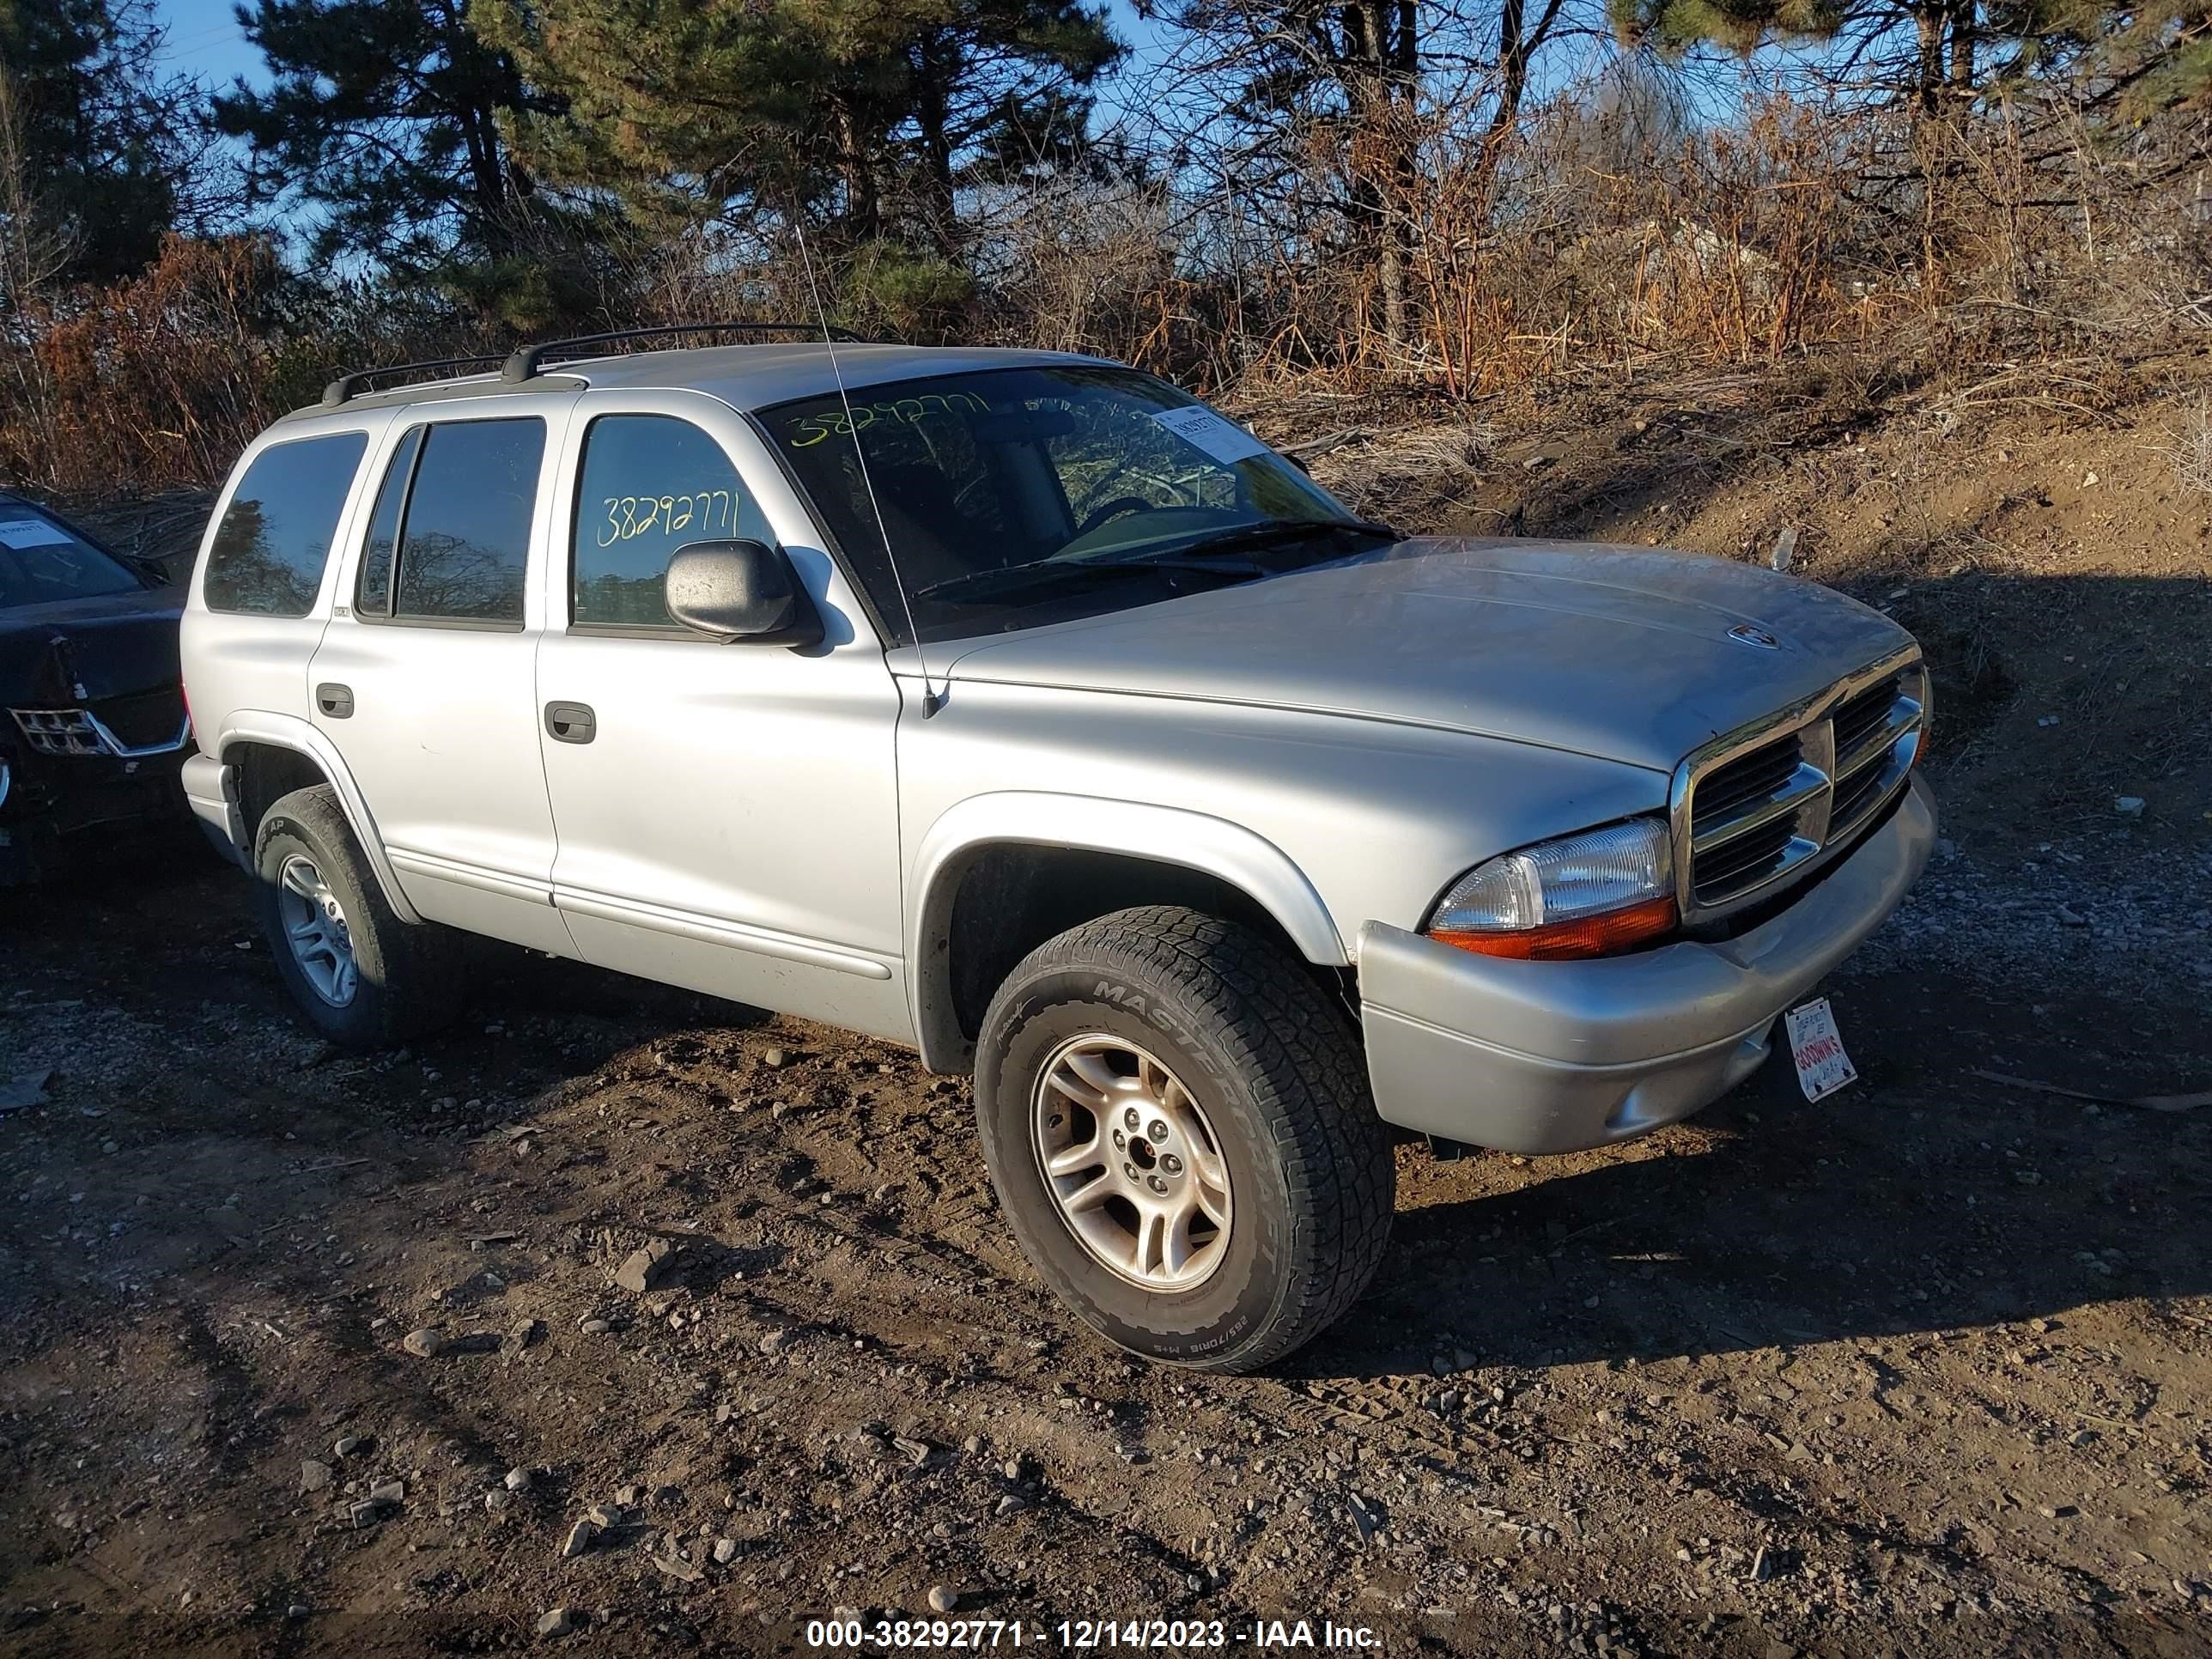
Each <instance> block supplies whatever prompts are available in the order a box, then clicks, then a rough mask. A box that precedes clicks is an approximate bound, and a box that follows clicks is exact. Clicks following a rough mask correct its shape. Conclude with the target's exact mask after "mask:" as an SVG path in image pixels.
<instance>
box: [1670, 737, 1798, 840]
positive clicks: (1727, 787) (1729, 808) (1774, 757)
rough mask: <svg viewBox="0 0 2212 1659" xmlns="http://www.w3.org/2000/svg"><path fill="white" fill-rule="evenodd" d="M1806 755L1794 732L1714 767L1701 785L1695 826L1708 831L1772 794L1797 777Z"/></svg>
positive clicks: (1701, 781) (1699, 784)
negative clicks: (1739, 810) (1745, 806)
mask: <svg viewBox="0 0 2212 1659" xmlns="http://www.w3.org/2000/svg"><path fill="white" fill-rule="evenodd" d="M1803 753H1804V745H1803V744H1802V743H1800V742H1799V741H1798V739H1797V737H1796V734H1795V733H1794V732H1793V733H1792V734H1791V735H1790V736H1789V737H1786V738H1783V739H1781V740H1780V741H1779V742H1778V743H1771V744H1765V745H1764V746H1762V747H1760V748H1758V749H1754V750H1752V751H1751V752H1750V753H1749V754H1748V755H1745V756H1743V757H1741V758H1740V759H1736V760H1732V761H1729V762H1728V763H1726V764H1724V765H1721V766H1717V767H1715V768H1714V769H1712V770H1711V772H1709V773H1708V774H1706V775H1705V777H1703V778H1702V779H1700V780H1699V783H1698V799H1697V810H1696V816H1695V817H1694V819H1693V822H1694V823H1695V824H1696V826H1697V827H1698V828H1699V829H1708V830H1709V829H1711V828H1712V827H1713V826H1714V825H1715V824H1717V823H1722V822H1723V821H1724V820H1725V819H1726V818H1727V817H1728V816H1729V813H1731V812H1733V811H1737V810H1738V809H1740V808H1741V807H1742V806H1743V805H1746V804H1747V802H1751V801H1755V800H1761V799H1765V798H1766V797H1767V796H1770V795H1771V794H1773V793H1774V792H1775V791H1776V790H1778V789H1779V788H1781V787H1782V786H1783V785H1784V784H1785V783H1787V782H1789V781H1790V779H1791V777H1793V776H1794V775H1796V771H1797V766H1798V763H1799V762H1800V761H1801V760H1802V758H1803Z"/></svg>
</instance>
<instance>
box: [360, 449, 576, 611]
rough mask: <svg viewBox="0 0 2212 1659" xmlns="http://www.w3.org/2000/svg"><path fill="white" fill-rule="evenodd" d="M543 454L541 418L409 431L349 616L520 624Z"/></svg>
mask: <svg viewBox="0 0 2212 1659" xmlns="http://www.w3.org/2000/svg"><path fill="white" fill-rule="evenodd" d="M544 457H545V422H543V421H541V420H538V419H537V418H535V417H534V416H532V417H526V418H523V419H520V420H505V421H453V422H446V423H444V424H442V425H436V426H426V427H417V428H415V429H414V430H413V431H411V432H410V433H409V434H408V435H406V436H405V437H404V438H403V439H402V440H401V441H400V444H399V447H398V449H397V450H396V451H394V452H393V454H392V465H391V466H390V468H389V469H388V470H387V471H386V473H385V477H384V485H383V488H382V489H380V491H379V492H378V494H377V498H376V510H375V512H374V513H373V514H372V515H371V517H370V520H369V530H368V545H367V546H366V547H364V548H363V549H362V562H361V572H360V575H359V577H358V578H357V579H356V583H355V588H354V600H355V611H356V615H359V616H363V617H369V618H371V619H372V620H374V618H377V617H386V618H388V619H390V620H392V621H393V622H410V621H412V622H459V623H486V624H490V625H493V626H497V627H518V628H519V627H520V626H521V624H522V590H523V578H524V575H525V573H526V571H527V570H528V569H529V566H530V523H531V519H532V515H533V514H534V513H535V511H536V508H537V501H538V468H539V467H540V465H543V463H544Z"/></svg>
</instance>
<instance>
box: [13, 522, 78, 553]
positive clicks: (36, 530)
mask: <svg viewBox="0 0 2212 1659" xmlns="http://www.w3.org/2000/svg"><path fill="white" fill-rule="evenodd" d="M69 541H70V538H69V532H67V531H65V530H60V529H58V528H56V527H55V526H52V525H50V524H48V523H47V522H46V520H44V519H0V543H4V544H6V545H8V546H9V547H67V546H68V545H69Z"/></svg>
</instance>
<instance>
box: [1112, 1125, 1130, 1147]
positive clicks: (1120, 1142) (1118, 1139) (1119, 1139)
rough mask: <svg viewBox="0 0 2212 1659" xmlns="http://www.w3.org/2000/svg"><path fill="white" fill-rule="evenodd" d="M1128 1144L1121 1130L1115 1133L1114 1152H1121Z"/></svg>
mask: <svg viewBox="0 0 2212 1659" xmlns="http://www.w3.org/2000/svg"><path fill="white" fill-rule="evenodd" d="M1128 1144H1129V1143H1128V1141H1127V1139H1126V1138H1125V1137H1124V1136H1123V1135H1122V1133H1121V1131H1120V1130H1119V1129H1116V1130H1115V1131H1114V1150H1115V1152H1120V1151H1121V1148H1122V1147H1124V1146H1127V1145H1128Z"/></svg>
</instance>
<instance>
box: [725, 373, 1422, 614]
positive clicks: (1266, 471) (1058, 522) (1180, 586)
mask: <svg viewBox="0 0 2212 1659" xmlns="http://www.w3.org/2000/svg"><path fill="white" fill-rule="evenodd" d="M851 395H852V402H851V406H850V410H849V413H848V408H847V405H846V403H845V401H844V399H842V398H839V397H838V396H837V395H836V394H835V393H832V394H830V395H829V396H828V397H823V398H808V399H806V400H805V401H803V402H799V403H793V404H782V405H780V406H779V407H776V408H774V409H769V410H763V412H762V414H761V416H760V419H761V422H762V423H763V425H764V426H765V427H766V428H767V429H768V432H769V436H770V438H771V439H772V440H773V441H775V444H776V446H777V447H778V448H779V449H780V450H781V453H783V455H784V456H785V457H786V458H787V460H788V461H789V463H790V465H791V467H792V470H793V471H794V472H795V473H796V474H797V475H798V477H799V482H800V483H801V484H802V485H803V486H804V487H805V489H806V492H807V494H808V495H810V496H811V498H812V500H813V501H814V504H815V506H816V507H817V509H818V510H819V511H820V513H822V516H823V518H824V519H825V520H827V521H828V522H829V528H830V530H831V532H833V533H834V534H835V535H836V538H837V541H838V544H839V545H840V547H841V548H842V549H843V550H844V552H845V554H846V556H847V558H848V561H849V562H851V564H852V565H853V567H854V574H855V576H857V577H858V578H859V580H860V583H861V585H862V586H864V587H865V588H866V590H867V592H868V595H869V599H870V602H871V605H872V608H873V610H874V611H875V612H876V615H877V617H878V620H879V622H880V623H882V624H883V626H884V629H885V630H886V631H887V632H888V633H890V635H891V636H892V638H893V641H894V642H895V643H902V644H903V643H906V642H908V641H910V640H912V639H913V638H914V637H915V635H916V634H919V635H920V637H921V639H923V640H925V641H928V640H938V639H953V638H958V637H960V636H962V635H974V634H982V633H993V632H1000V631H1004V630H1006V629H1018V628H1029V627H1034V626H1036V625H1037V624H1039V623H1047V622H1059V621H1064V620H1066V619H1068V618H1069V617H1078V616H1086V615H1097V614H1098V613H1100V612H1102V611H1114V610H1121V609H1124V608H1127V607H1128V606H1131V605H1145V604H1151V603H1153V602H1156V601H1158V600H1161V599H1173V598H1175V597H1176V596H1177V595H1179V594H1181V593H1184V592H1191V591H1194V590H1195V589H1198V588H1202V587H1206V586H1222V585H1224V584H1225V583H1229V582H1233V581H1243V580H1259V579H1261V578H1264V577H1269V576H1274V575H1280V574H1287V573H1289V572H1290V571H1291V570H1294V569H1303V568H1306V567H1308V566H1310V565H1312V564H1315V563H1317V562H1322V561H1324V560H1328V559H1334V558H1341V557H1345V556H1349V555H1352V554H1355V553H1358V552H1360V551H1362V550H1364V549H1366V548H1368V547H1371V546H1373V545H1374V544H1375V542H1376V538H1377V536H1378V534H1379V533H1380V532H1378V530H1377V528H1376V526H1367V525H1364V524H1363V523H1361V521H1359V520H1356V519H1354V518H1352V515H1351V514H1350V513H1346V511H1345V509H1344V508H1343V507H1341V506H1340V505H1339V504H1338V503H1337V502H1336V501H1334V500H1332V499H1331V498H1330V497H1329V496H1328V494H1327V493H1325V492H1324V491H1323V490H1322V489H1321V488H1320V487H1319V486H1318V485H1316V484H1315V483H1313V482H1312V481H1311V480H1310V479H1309V478H1308V477H1306V476H1305V475H1304V473H1302V472H1300V471H1298V470H1297V468H1296V467H1294V466H1292V465H1291V464H1290V463H1289V462H1287V461H1285V460H1284V459H1282V457H1280V456H1279V455H1277V454H1276V453H1274V452H1273V450H1271V449H1269V448H1268V447H1267V446H1266V445H1265V444H1263V443H1261V441H1259V440H1258V439H1256V438H1255V437H1253V436H1252V435H1251V434H1249V432H1247V431H1245V430H1244V428H1242V427H1240V426H1237V425H1236V424H1235V423H1234V422H1231V421H1228V420H1226V419H1225V418H1223V417H1222V416H1219V415H1217V414H1215V413H1214V412H1213V411H1212V410H1210V409H1208V408H1206V405H1205V404H1200V403H1199V402H1198V401H1197V400H1196V399H1194V398H1190V397H1189V396H1188V395H1186V394H1185V393H1183V392H1179V391H1177V390H1176V388H1175V387H1173V386H1169V385H1168V384H1167V383H1166V382H1164V381H1162V380H1154V379H1153V378H1152V376H1151V375H1149V374H1139V373H1138V372H1137V371H1135V370H1133V369H1125V368H1110V367H1107V366H1103V365H1101V366H1095V367H1094V366H1091V365H1089V364H1085V365H1071V366H1067V367H1060V366H1057V365H1055V366H1053V367H1050V368H1042V367H1040V368H1012V369H993V370H987V371H985V372H983V373H981V374H957V375H945V376H942V377H939V378H935V379H930V380H900V381H896V382H892V383H890V384H887V385H882V386H867V387H865V388H854V391H853V392H852V394H851ZM871 486H872V495H871V488H870V487H871ZM878 515H880V518H879V516H878ZM886 542H888V548H886ZM902 588H903V592H902ZM909 611H911V613H912V623H911V626H909V623H908V612H909Z"/></svg>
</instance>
